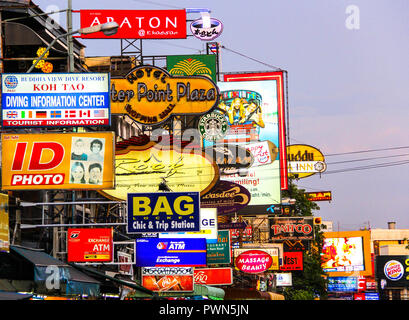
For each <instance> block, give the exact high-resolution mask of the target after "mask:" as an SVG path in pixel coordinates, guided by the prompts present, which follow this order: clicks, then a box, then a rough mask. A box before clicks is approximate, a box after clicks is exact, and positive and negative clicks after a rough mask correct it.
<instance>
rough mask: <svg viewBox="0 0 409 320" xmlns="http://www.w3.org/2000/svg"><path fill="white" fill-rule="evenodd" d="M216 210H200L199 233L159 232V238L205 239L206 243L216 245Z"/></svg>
mask: <svg viewBox="0 0 409 320" xmlns="http://www.w3.org/2000/svg"><path fill="white" fill-rule="evenodd" d="M217 228H218V225H217V209H216V208H200V231H193V232H160V233H158V236H159V238H162V239H163V238H205V239H206V242H207V243H217Z"/></svg>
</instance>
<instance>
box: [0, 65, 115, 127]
mask: <svg viewBox="0 0 409 320" xmlns="http://www.w3.org/2000/svg"><path fill="white" fill-rule="evenodd" d="M109 90H110V76H109V73H55V74H51V73H50V74H24V73H22V74H8V73H3V74H2V75H1V91H2V95H1V103H2V106H1V108H2V126H3V128H16V127H20V128H35V127H72V126H80V127H87V126H93V127H98V126H109V125H110V91H109Z"/></svg>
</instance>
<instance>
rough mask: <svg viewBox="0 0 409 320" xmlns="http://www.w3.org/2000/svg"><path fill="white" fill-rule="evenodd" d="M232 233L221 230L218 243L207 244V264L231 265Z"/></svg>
mask: <svg viewBox="0 0 409 320" xmlns="http://www.w3.org/2000/svg"><path fill="white" fill-rule="evenodd" d="M231 256H232V255H231V247H230V231H229V230H219V232H218V236H217V243H208V244H207V264H208V265H214V264H230V263H231Z"/></svg>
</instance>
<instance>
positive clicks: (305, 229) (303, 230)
mask: <svg viewBox="0 0 409 320" xmlns="http://www.w3.org/2000/svg"><path fill="white" fill-rule="evenodd" d="M268 222H269V231H270V239H272V240H313V239H314V218H313V217H288V218H283V217H273V218H269V220H268Z"/></svg>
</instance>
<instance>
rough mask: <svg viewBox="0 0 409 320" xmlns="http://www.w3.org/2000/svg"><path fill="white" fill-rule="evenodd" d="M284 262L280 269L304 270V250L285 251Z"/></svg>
mask: <svg viewBox="0 0 409 320" xmlns="http://www.w3.org/2000/svg"><path fill="white" fill-rule="evenodd" d="M283 256H284V258H283V264H282V265H281V266H280V271H296V270H303V253H302V251H293V252H291V251H290V252H285V251H284V254H283Z"/></svg>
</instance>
